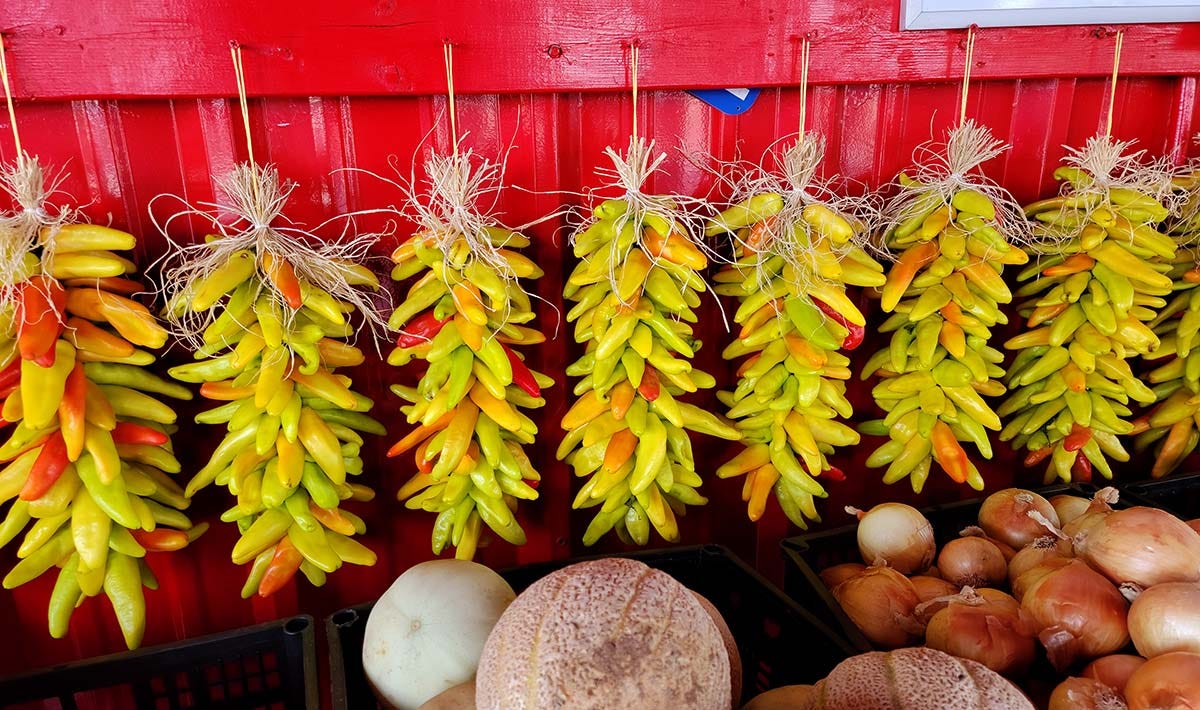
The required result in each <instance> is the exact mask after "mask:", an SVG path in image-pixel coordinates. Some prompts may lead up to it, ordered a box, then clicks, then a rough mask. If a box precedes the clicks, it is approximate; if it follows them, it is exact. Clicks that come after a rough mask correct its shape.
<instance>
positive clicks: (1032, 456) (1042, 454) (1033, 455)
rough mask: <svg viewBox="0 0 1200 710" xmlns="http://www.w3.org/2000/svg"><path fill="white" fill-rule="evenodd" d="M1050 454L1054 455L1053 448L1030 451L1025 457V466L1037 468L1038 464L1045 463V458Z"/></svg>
mask: <svg viewBox="0 0 1200 710" xmlns="http://www.w3.org/2000/svg"><path fill="white" fill-rule="evenodd" d="M1052 453H1054V447H1053V446H1043V447H1042V448H1040V449H1038V450H1037V451H1030V452H1029V453H1028V454H1026V456H1025V466H1026V467H1029V466H1037V465H1038V464H1039V463H1041V462H1043V461H1045V460H1046V458H1047V457H1049V456H1050V454H1052Z"/></svg>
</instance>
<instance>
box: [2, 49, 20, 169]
mask: <svg viewBox="0 0 1200 710" xmlns="http://www.w3.org/2000/svg"><path fill="white" fill-rule="evenodd" d="M0 80H3V82H4V101H5V102H6V103H7V104H8V123H9V125H10V126H12V134H13V145H14V146H16V149H17V167H18V168H21V169H23V168H24V167H25V153H24V151H22V150H21V133H20V132H19V131H18V130H17V111H16V109H15V108H13V97H12V87H10V86H9V85H8V59H7V58H6V56H5V54H4V35H2V34H0Z"/></svg>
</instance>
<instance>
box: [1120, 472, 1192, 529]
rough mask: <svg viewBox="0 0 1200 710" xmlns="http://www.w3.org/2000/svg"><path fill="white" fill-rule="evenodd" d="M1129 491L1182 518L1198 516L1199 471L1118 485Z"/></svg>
mask: <svg viewBox="0 0 1200 710" xmlns="http://www.w3.org/2000/svg"><path fill="white" fill-rule="evenodd" d="M1120 489H1121V493H1122V494H1125V493H1129V495H1130V496H1131V497H1136V498H1139V499H1141V500H1144V501H1147V502H1148V503H1149V504H1150V505H1153V506H1155V507H1158V508H1162V509H1163V510H1166V511H1169V512H1171V513H1174V514H1175V515H1178V516H1179V517H1180V518H1183V519H1184V520H1195V519H1196V518H1200V473H1192V474H1188V475H1186V476H1171V477H1170V478H1163V479H1159V480H1157V481H1138V482H1137V483H1130V484H1128V485H1124V486H1121V487H1120Z"/></svg>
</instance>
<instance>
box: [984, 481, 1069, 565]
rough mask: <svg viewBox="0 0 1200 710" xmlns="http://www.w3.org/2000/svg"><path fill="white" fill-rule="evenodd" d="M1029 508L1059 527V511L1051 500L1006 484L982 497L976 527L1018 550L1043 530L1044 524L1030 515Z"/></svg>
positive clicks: (1044, 532) (1040, 534)
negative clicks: (1002, 487) (1003, 487)
mask: <svg viewBox="0 0 1200 710" xmlns="http://www.w3.org/2000/svg"><path fill="white" fill-rule="evenodd" d="M1031 511H1032V512H1036V513H1039V514H1040V515H1041V516H1042V517H1044V518H1045V519H1046V520H1047V521H1049V522H1050V524H1051V525H1053V526H1054V527H1056V528H1057V527H1058V514H1057V513H1055V512H1054V506H1052V505H1050V501H1048V500H1046V499H1045V498H1043V497H1041V496H1040V495H1038V494H1037V493H1034V492H1033V491H1026V490H1022V489H1020V488H1005V489H1004V490H1002V491H997V492H995V493H993V494H991V495H990V496H988V497H987V498H985V499H984V501H983V505H982V506H980V508H979V527H981V528H983V531H984V532H986V533H987V534H988V535H989V536H990V537H994V538H996V539H997V540H1000V541H1001V542H1003V543H1004V544H1006V545H1008V546H1009V547H1012V548H1013V549H1016V550H1019V549H1021V548H1022V547H1025V546H1026V545H1028V544H1029V543H1031V542H1033V541H1034V540H1036V539H1037V538H1039V537H1041V536H1043V535H1045V534H1046V528H1045V526H1044V525H1043V524H1042V523H1041V522H1039V521H1038V520H1036V519H1035V518H1032V517H1030V516H1029V513H1030V512H1031Z"/></svg>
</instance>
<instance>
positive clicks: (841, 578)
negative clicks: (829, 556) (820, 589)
mask: <svg viewBox="0 0 1200 710" xmlns="http://www.w3.org/2000/svg"><path fill="white" fill-rule="evenodd" d="M866 568H867V566H866V565H864V564H859V563H858V562H847V563H845V564H840V565H834V566H832V567H826V568H825V569H823V570H821V575H820V576H821V581H822V582H824V583H825V586H826V587H828V588H830V589H833V588H834V587H836V586H838V585H839V584H841V583H842V582H845V581H846V580H847V579H850V578H851V577H853V576H855V575H857V574H858V573H860V572H862V571H863V570H865V569H866Z"/></svg>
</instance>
